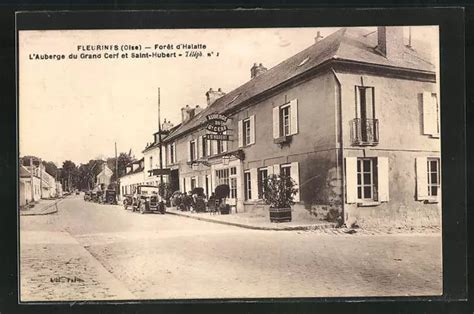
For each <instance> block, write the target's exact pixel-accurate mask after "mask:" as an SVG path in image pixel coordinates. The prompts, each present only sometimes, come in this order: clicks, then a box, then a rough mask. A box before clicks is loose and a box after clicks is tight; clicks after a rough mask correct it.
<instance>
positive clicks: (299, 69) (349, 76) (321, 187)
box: [163, 27, 441, 225]
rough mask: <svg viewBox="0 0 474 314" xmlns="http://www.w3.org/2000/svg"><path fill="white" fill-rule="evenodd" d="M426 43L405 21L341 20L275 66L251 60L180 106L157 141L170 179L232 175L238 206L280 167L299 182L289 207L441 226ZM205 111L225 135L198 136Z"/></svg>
mask: <svg viewBox="0 0 474 314" xmlns="http://www.w3.org/2000/svg"><path fill="white" fill-rule="evenodd" d="M427 52H428V53H429V51H423V50H421V49H414V48H412V47H409V46H407V45H406V44H405V43H404V38H403V29H402V28H400V27H378V28H377V31H376V32H370V31H367V30H364V29H357V28H344V29H341V30H339V31H337V32H335V33H333V34H331V35H330V36H328V37H326V38H324V39H322V40H319V38H317V41H316V42H315V44H313V45H312V46H310V47H309V48H307V49H305V50H303V51H301V52H300V53H298V54H296V55H295V56H293V57H291V58H289V59H287V60H285V61H283V62H281V63H280V64H278V65H276V66H275V67H273V68H271V69H268V70H267V69H266V68H265V67H264V66H263V65H262V64H259V65H257V64H255V65H254V66H253V67H252V69H251V79H250V81H248V82H247V83H245V84H244V85H242V86H240V87H238V88H236V89H235V90H233V91H231V92H229V93H227V94H224V93H223V92H222V91H220V90H218V91H213V90H212V89H211V90H209V91H208V92H207V93H206V95H207V99H208V106H207V107H206V108H204V109H203V108H199V110H193V108H191V107H189V108H183V109H182V113H183V121H182V123H181V124H180V125H179V126H177V127H176V128H174V129H173V130H172V131H171V132H170V133H169V134H168V135H167V136H166V137H165V138H164V139H163V143H164V151H165V152H166V162H165V164H166V165H167V167H169V168H171V169H172V171H174V175H173V176H172V177H171V180H172V181H173V180H174V181H178V182H176V183H175V184H176V186H178V187H179V189H180V190H181V191H190V190H192V189H193V188H194V187H197V186H199V187H203V188H204V189H205V191H206V194H207V195H210V193H211V192H212V191H213V190H214V188H215V187H216V186H217V185H218V184H221V183H226V184H229V186H230V188H231V197H230V201H229V203H230V204H232V205H234V207H235V209H236V210H237V211H238V212H239V211H249V210H253V209H254V208H256V207H260V206H261V204H262V200H261V198H262V190H263V186H262V182H263V179H264V178H265V177H266V176H268V175H270V174H274V173H275V174H278V173H282V172H284V173H287V174H289V175H291V177H292V178H293V179H294V180H295V182H296V183H297V184H298V189H299V192H298V194H297V195H296V202H297V204H296V205H295V206H294V209H295V210H298V211H310V212H311V213H312V214H315V215H316V216H317V217H319V218H322V219H327V220H332V221H343V222H349V223H351V222H353V221H356V222H357V223H359V224H372V223H375V224H378V223H390V224H392V225H397V224H402V225H419V224H423V225H426V224H439V219H440V202H441V173H440V172H441V171H440V169H441V160H440V139H439V134H440V118H439V112H440V105H439V102H438V95H437V84H436V70H435V66H434V65H433V64H432V63H431V62H430V61H429V57H427V56H426V55H427ZM190 108H191V109H190ZM194 109H195V108H194ZM211 113H220V114H223V115H225V116H227V117H228V122H227V126H228V128H229V131H228V135H230V138H231V141H228V142H223V141H222V142H220V141H215V140H213V141H209V140H205V139H204V135H205V134H206V133H208V132H209V131H206V116H207V115H208V114H211Z"/></svg>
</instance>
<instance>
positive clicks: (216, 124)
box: [205, 113, 230, 141]
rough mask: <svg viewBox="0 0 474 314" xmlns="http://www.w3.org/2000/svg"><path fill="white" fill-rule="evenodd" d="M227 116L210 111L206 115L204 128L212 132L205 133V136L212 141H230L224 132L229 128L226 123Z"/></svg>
mask: <svg viewBox="0 0 474 314" xmlns="http://www.w3.org/2000/svg"><path fill="white" fill-rule="evenodd" d="M227 120H228V118H227V117H226V116H225V115H223V114H220V113H211V114H208V115H207V116H206V123H207V125H206V130H208V131H210V132H212V133H207V134H206V135H205V138H206V139H207V140H214V141H230V135H228V134H225V133H226V132H227V131H228V130H229V128H228V127H227V125H226V122H227Z"/></svg>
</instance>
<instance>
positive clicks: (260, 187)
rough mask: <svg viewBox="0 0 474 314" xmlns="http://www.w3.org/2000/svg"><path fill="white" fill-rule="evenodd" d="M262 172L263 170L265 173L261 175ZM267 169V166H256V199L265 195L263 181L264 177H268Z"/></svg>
mask: <svg viewBox="0 0 474 314" xmlns="http://www.w3.org/2000/svg"><path fill="white" fill-rule="evenodd" d="M262 172H265V173H266V175H265V177H263V176H262V175H261V173H262ZM269 175H270V174H269V171H268V168H267V167H264V168H258V172H257V176H258V177H257V181H258V199H263V196H264V195H265V186H264V182H265V179H266V178H268V176H269Z"/></svg>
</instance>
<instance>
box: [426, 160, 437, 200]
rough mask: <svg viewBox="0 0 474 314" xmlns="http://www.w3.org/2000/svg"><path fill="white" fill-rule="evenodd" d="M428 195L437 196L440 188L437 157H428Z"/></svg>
mask: <svg viewBox="0 0 474 314" xmlns="http://www.w3.org/2000/svg"><path fill="white" fill-rule="evenodd" d="M427 162H428V168H427V169H428V196H438V194H439V189H440V180H439V177H440V175H439V174H440V171H439V159H438V158H428V159H427Z"/></svg>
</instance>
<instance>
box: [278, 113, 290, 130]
mask: <svg viewBox="0 0 474 314" xmlns="http://www.w3.org/2000/svg"><path fill="white" fill-rule="evenodd" d="M280 121H281V130H280V134H281V136H286V135H290V106H284V107H281V108H280Z"/></svg>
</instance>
